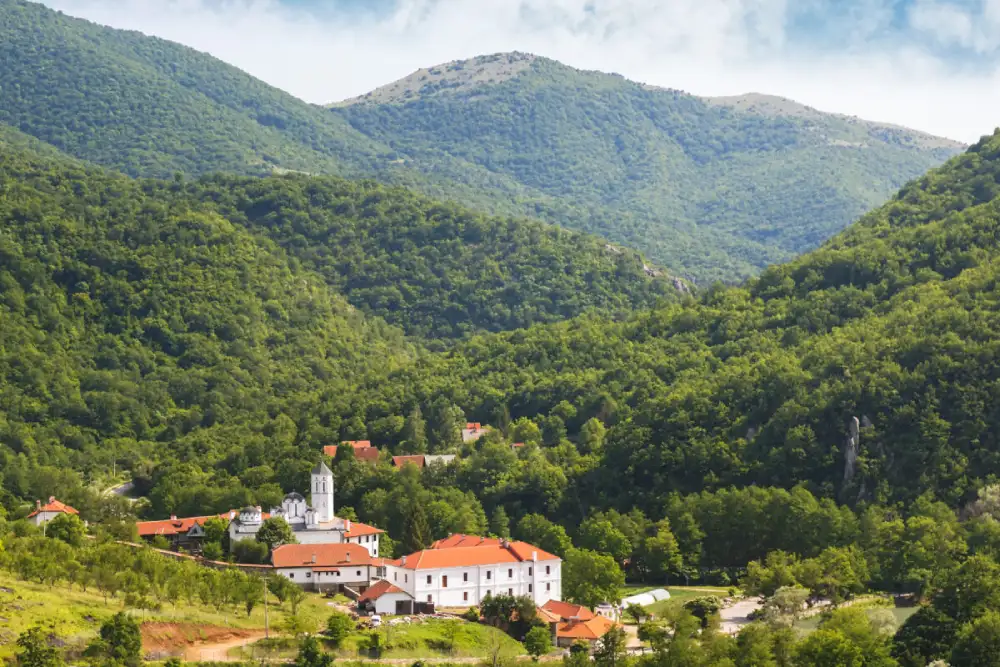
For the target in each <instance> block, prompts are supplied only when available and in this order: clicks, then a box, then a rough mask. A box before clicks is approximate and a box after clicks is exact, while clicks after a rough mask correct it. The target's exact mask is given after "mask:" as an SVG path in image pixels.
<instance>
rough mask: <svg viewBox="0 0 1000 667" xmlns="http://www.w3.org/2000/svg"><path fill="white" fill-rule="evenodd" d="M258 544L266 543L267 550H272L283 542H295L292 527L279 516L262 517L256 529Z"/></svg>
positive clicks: (296, 541)
mask: <svg viewBox="0 0 1000 667" xmlns="http://www.w3.org/2000/svg"><path fill="white" fill-rule="evenodd" d="M256 540H257V542H258V544H266V545H267V549H268V551H274V550H275V549H277V548H278V547H280V546H281V545H283V544H297V543H298V540H296V539H295V533H294V532H293V531H292V527H291V526H290V525H289V524H288V522H287V521H285V520H284V519H283V518H281V517H277V516H273V517H271V518H269V519H264V522H263V523H261V524H260V529H259V530H258V531H257V537H256Z"/></svg>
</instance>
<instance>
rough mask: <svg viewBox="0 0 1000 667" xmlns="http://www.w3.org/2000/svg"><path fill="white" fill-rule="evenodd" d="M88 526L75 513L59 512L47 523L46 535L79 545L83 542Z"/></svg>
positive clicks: (75, 545)
mask: <svg viewBox="0 0 1000 667" xmlns="http://www.w3.org/2000/svg"><path fill="white" fill-rule="evenodd" d="M86 534H87V528H86V526H84V525H83V521H81V520H80V517H78V516H76V515H75V514H59V515H57V516H56V517H55V518H54V519H52V520H51V521H49V522H48V523H47V524H45V535H46V537H51V538H54V539H57V540H62V541H63V542H65V543H66V544H70V545H72V546H74V547H78V546H80V545H81V544H83V539H84V536H85V535H86Z"/></svg>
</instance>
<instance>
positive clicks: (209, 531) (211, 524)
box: [202, 516, 229, 545]
mask: <svg viewBox="0 0 1000 667" xmlns="http://www.w3.org/2000/svg"><path fill="white" fill-rule="evenodd" d="M202 528H203V529H204V530H205V542H218V543H219V544H220V545H221V544H222V541H223V539H224V538H225V537H226V536H227V535H228V534H229V522H228V521H226V520H225V519H223V518H222V517H219V516H213V517H211V518H209V519H206V520H205V523H204V524H202Z"/></svg>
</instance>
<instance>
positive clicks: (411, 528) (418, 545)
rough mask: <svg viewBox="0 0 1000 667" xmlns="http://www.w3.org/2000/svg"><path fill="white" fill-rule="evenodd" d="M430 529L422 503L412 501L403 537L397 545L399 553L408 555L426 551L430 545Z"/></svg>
mask: <svg viewBox="0 0 1000 667" xmlns="http://www.w3.org/2000/svg"><path fill="white" fill-rule="evenodd" d="M431 541H432V540H431V529H430V526H429V525H428V524H427V511H426V510H425V509H424V505H423V503H421V502H419V501H418V500H416V499H414V500H411V502H410V509H409V512H407V515H406V523H405V526H404V528H403V535H402V538H401V540H400V543H399V548H400V550H401V553H404V554H408V553H413V552H415V551H420V550H421V549H426V548H427V547H428V546H430V543H431Z"/></svg>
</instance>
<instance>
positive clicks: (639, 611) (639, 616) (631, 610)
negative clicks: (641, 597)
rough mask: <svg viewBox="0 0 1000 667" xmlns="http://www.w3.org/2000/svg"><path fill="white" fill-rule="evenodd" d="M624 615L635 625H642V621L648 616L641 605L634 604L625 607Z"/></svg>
mask: <svg viewBox="0 0 1000 667" xmlns="http://www.w3.org/2000/svg"><path fill="white" fill-rule="evenodd" d="M624 614H625V615H626V616H631V617H632V620H633V621H635V624H636V625H642V620H643V619H644V618H646V617H647V616H649V613H648V612H647V611H646V610H645V608H643V606H642V605H641V604H637V603H635V602H630V603H629V604H628V605H626V606H625V611H624Z"/></svg>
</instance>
